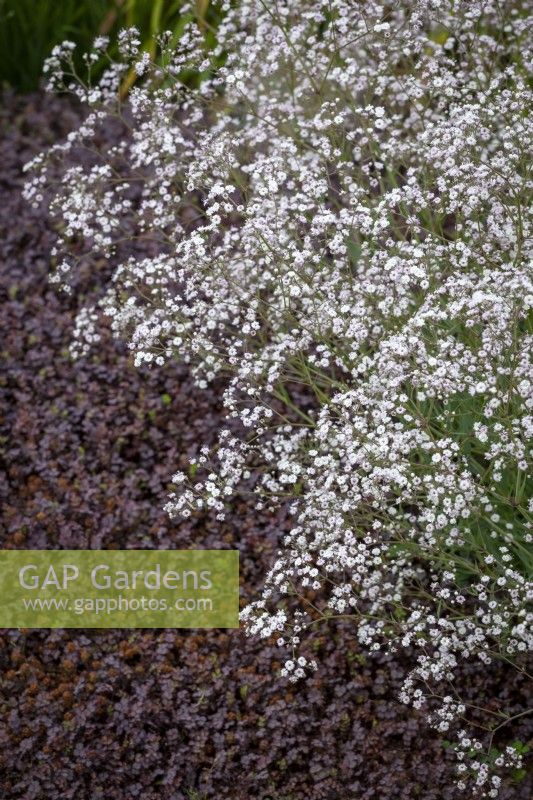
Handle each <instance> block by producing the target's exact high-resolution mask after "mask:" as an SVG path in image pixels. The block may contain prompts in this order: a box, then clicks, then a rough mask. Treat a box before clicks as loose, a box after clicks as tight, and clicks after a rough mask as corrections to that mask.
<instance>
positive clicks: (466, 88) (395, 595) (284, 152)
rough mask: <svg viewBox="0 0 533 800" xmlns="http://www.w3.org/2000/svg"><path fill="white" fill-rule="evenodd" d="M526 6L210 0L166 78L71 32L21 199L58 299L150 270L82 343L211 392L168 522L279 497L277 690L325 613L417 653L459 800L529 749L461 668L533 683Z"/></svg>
mask: <svg viewBox="0 0 533 800" xmlns="http://www.w3.org/2000/svg"><path fill="white" fill-rule="evenodd" d="M530 12H531V7H530V6H529V4H528V3H527V2H520V1H518V0H499V1H498V2H497V0H483V1H481V0H468V2H467V1H466V0H407V1H406V2H402V3H398V2H392V3H385V2H380V1H379V0H364V1H361V2H355V1H354V0H291V2H283V0H276V2H274V3H270V2H266V0H265V1H263V0H239V1H238V2H232V3H229V2H223V3H222V6H221V21H220V23H219V25H218V28H217V31H216V41H217V43H216V46H215V48H214V49H212V50H208V49H207V48H206V39H205V30H204V28H205V25H206V24H207V23H205V22H204V23H202V25H197V24H196V21H195V19H194V13H193V12H192V10H191V11H190V13H189V15H188V17H187V19H188V20H189V21H188V24H187V25H186V26H185V29H184V33H183V36H182V38H181V39H180V41H179V42H178V43H177V44H176V43H175V42H173V40H172V37H171V35H170V34H163V35H161V36H160V37H159V39H158V44H159V50H160V52H159V57H158V58H157V61H152V60H151V59H150V57H149V55H148V54H147V53H143V52H141V46H140V38H139V35H138V32H137V31H136V30H135V29H130V30H126V31H123V32H122V33H121V35H120V41H119V50H120V53H121V55H122V60H121V61H119V62H113V61H112V60H111V59H110V58H109V57H108V56H106V48H107V42H106V41H105V40H102V39H101V38H100V39H99V40H97V41H96V42H95V48H94V51H93V52H92V53H91V54H89V55H88V56H87V57H86V62H87V65H88V77H85V76H84V77H80V76H79V75H77V74H76V71H75V69H74V66H73V60H72V45H71V44H70V43H68V42H66V43H64V44H63V45H61V46H59V47H57V48H56V49H55V50H54V52H53V54H52V56H51V58H50V59H49V61H48V62H47V65H46V70H47V74H48V77H49V86H50V88H51V89H52V90H58V91H62V92H63V91H70V92H73V93H74V94H75V95H76V96H77V97H78V98H79V99H80V100H81V101H82V102H83V103H84V104H85V105H86V106H88V109H89V110H88V115H87V116H86V118H85V119H84V121H83V123H82V124H81V125H80V127H79V129H78V130H76V131H74V132H72V133H71V134H70V135H69V137H68V139H67V141H66V142H63V143H60V144H57V145H55V146H54V147H52V148H51V149H50V150H49V151H48V152H47V153H45V154H43V155H41V156H39V157H38V158H36V159H35V160H34V161H33V162H32V163H31V164H30V165H28V170H29V171H30V176H29V180H28V183H27V186H26V189H25V194H26V197H27V198H28V199H29V200H30V201H31V202H33V203H35V204H38V203H40V202H42V200H43V197H44V196H45V194H46V193H47V192H50V191H51V192H52V199H51V201H50V206H51V210H52V212H53V213H54V214H55V215H57V216H58V217H59V218H60V219H61V220H62V223H63V227H62V232H61V235H60V242H59V243H58V247H57V250H56V252H55V255H57V257H58V261H59V266H58V269H57V279H58V280H59V281H60V282H61V284H62V285H63V286H64V287H65V288H67V289H68V287H69V276H70V275H71V274H72V273H73V271H74V270H75V268H76V263H77V259H79V258H80V257H84V255H85V254H86V253H87V252H92V253H98V254H99V255H101V254H104V255H106V256H110V257H111V256H113V255H114V254H115V253H116V250H117V247H118V246H119V244H120V242H121V241H123V240H124V239H127V240H135V239H139V240H142V241H149V242H151V244H152V247H153V248H154V252H155V253H156V254H155V255H152V256H149V257H148V256H146V257H143V258H134V257H130V258H128V259H126V260H124V261H123V262H122V263H120V264H119V266H118V267H117V268H116V269H115V272H114V275H113V278H112V281H111V282H110V285H109V288H108V289H107V290H106V292H105V294H104V295H103V296H102V297H101V299H100V300H99V302H98V303H97V305H96V306H95V307H93V308H85V309H83V311H82V312H81V313H80V315H79V317H78V323H77V328H76V337H75V340H74V343H73V352H74V353H76V354H80V353H82V354H83V353H85V352H86V351H87V348H89V347H91V346H97V343H98V339H99V333H98V319H99V315H100V314H101V312H104V313H105V314H106V315H107V316H109V317H110V318H111V325H112V328H113V329H114V331H115V332H116V333H117V334H118V335H120V336H123V337H126V339H127V341H128V343H129V346H130V348H131V350H132V351H133V353H134V357H135V362H136V363H137V364H139V365H140V364H143V363H152V364H156V365H160V364H163V363H164V362H165V361H166V360H168V359H174V358H179V359H181V360H184V361H186V362H187V363H190V365H191V369H192V370H193V372H194V375H195V377H196V380H197V383H198V386H199V388H202V387H205V386H206V385H207V383H208V382H209V381H212V380H213V379H214V378H215V377H218V376H223V377H224V378H225V380H226V387H227V388H226V390H225V393H224V403H225V408H226V411H227V417H228V427H227V429H224V430H222V431H221V432H220V436H219V443H218V447H217V448H216V452H213V453H211V452H209V451H208V450H207V448H202V450H201V454H200V456H199V458H198V460H197V463H196V464H195V465H194V469H193V470H191V473H190V474H189V475H186V474H182V473H178V474H177V475H176V476H174V482H175V484H176V491H175V492H174V493H173V495H172V496H171V498H170V501H169V503H168V506H167V509H168V511H169V513H170V514H172V515H185V516H187V515H189V514H191V513H194V512H195V511H197V510H200V509H204V508H210V509H214V510H215V512H216V513H217V514H218V515H219V516H223V514H224V508H225V506H226V503H227V502H228V500H229V499H230V498H231V496H232V495H233V494H234V492H235V491H238V490H239V489H240V487H242V486H243V485H244V484H245V485H247V486H249V485H250V483H252V484H253V486H254V489H253V491H255V492H256V494H257V502H258V505H259V506H266V507H273V506H275V504H276V503H285V502H289V503H290V507H291V512H292V515H293V520H294V525H293V528H292V530H291V532H290V533H289V534H288V536H287V537H286V538H285V540H284V541H283V542H282V544H281V549H280V551H279V553H278V556H277V559H276V561H275V563H274V564H273V565H272V569H271V571H270V573H269V574H268V575H267V576H266V579H265V585H264V590H263V593H262V596H261V597H260V598H259V599H256V600H255V601H253V602H252V603H251V604H250V605H249V606H248V607H247V608H246V609H245V610H244V612H243V615H242V616H243V620H244V622H245V624H246V626H247V629H248V631H249V632H250V633H251V634H256V635H259V636H264V637H270V636H274V637H276V638H277V639H278V642H279V644H280V646H281V647H283V648H289V651H292V657H291V658H290V659H289V660H287V661H286V663H285V667H284V669H283V673H284V674H285V675H287V676H288V677H289V678H290V679H291V680H297V679H299V678H304V677H305V675H306V674H307V673H308V672H309V671H310V670H312V669H314V668H316V665H315V664H314V662H313V661H311V660H309V659H307V658H306V657H305V656H304V655H303V654H302V651H301V649H300V646H301V643H302V640H303V635H304V633H305V632H306V630H307V629H309V628H311V629H312V628H313V627H315V626H316V625H318V624H319V623H321V622H323V621H325V620H327V619H331V618H334V617H335V618H346V619H351V620H352V621H353V624H354V631H355V632H356V635H357V638H358V640H359V642H360V643H361V644H362V645H364V646H365V647H366V648H368V649H369V650H370V651H373V650H378V649H380V648H387V649H389V650H392V651H394V650H397V649H398V648H408V649H410V650H412V651H414V653H415V662H414V667H413V669H412V671H411V672H410V674H409V675H408V677H407V679H406V680H405V683H404V686H403V689H402V693H401V699H402V700H403V701H404V702H406V703H411V704H413V705H414V706H415V707H416V708H426V709H427V714H428V716H429V719H430V721H431V722H432V724H433V725H435V727H436V728H437V729H438V730H439V731H441V732H442V733H443V734H446V736H450V735H451V734H452V733H453V732H455V733H456V750H457V755H458V759H459V764H458V769H459V773H460V777H459V786H460V787H461V788H465V787H466V786H467V785H469V786H473V789H474V794H476V796H478V795H479V796H483V797H496V796H497V794H498V787H499V785H500V781H501V778H500V772H501V770H503V769H505V768H506V767H512V768H518V767H520V765H521V762H522V754H523V748H522V747H521V746H520V744H519V743H514V744H513V745H507V746H503V749H499V748H498V747H497V743H498V741H499V738H498V737H499V736H501V734H504V733H505V730H506V728H508V727H509V723H510V722H512V720H513V719H515V718H516V717H517V716H522V713H520V714H516V713H514V714H513V713H511V712H510V711H508V710H506V709H503V708H498V709H497V710H494V709H492V710H490V711H488V710H487V715H486V718H485V717H484V723H483V724H481V723H480V722H479V719H478V718H477V717H475V714H476V713H477V714H479V708H478V706H477V705H472V706H471V705H469V703H468V702H466V701H465V700H463V699H462V698H461V687H460V685H458V683H457V680H456V676H457V670H458V667H459V666H460V663H461V662H463V661H465V660H474V661H477V663H479V665H480V669H486V666H485V665H490V664H491V663H492V662H493V661H495V660H502V661H504V662H509V663H513V664H514V666H515V667H516V669H518V670H520V671H522V672H524V673H525V671H526V666H525V664H526V657H527V653H528V652H530V650H531V647H532V643H533V624H532V623H533V615H532V613H531V611H530V610H529V609H528V603H529V602H530V601H531V597H532V584H531V582H530V576H531V541H532V529H531V519H532V512H533V504H532V502H531V499H529V500H528V468H529V465H530V462H531V444H530V438H531V432H532V430H533V418H532V409H533V391H532V376H533V370H532V364H531V345H532V341H533V337H532V327H531V321H532V315H531V307H532V305H533V282H532V270H531V261H530V255H531V252H530V241H531V238H530V237H531V215H530V212H529V207H530V202H531V187H532V175H531V158H530V156H531V153H530V150H531V141H532V140H531V133H532V127H533V126H532V123H531V120H530V119H529V117H528V109H529V107H530V104H531V90H530V88H528V81H529V80H530V77H531V74H530V73H531V67H532V63H533V62H532V58H531V57H532V53H531V43H532V39H531V36H530V26H531V20H532V17H531V15H530ZM102 57H104V58H105V57H108V58H109V65H108V68H107V69H106V71H105V72H104V73H103V76H102V78H101V79H100V80H99V82H98V83H96V84H94V83H93V82H91V78H90V73H91V68H92V65H93V64H94V63H96V62H97V61H99V60H100V59H101V58H102ZM132 66H133V67H134V69H135V70H136V72H137V76H138V79H137V81H136V84H135V85H134V87H133V88H132V90H131V91H130V93H129V98H128V102H127V103H124V102H123V100H122V99H121V91H120V89H121V86H122V84H123V81H124V78H125V76H126V75H127V74H128V73H129V70H131V68H132ZM191 75H193V79H191ZM110 117H119V118H120V119H121V120H122V123H123V136H122V138H121V139H120V141H117V142H116V143H115V144H114V145H113V146H112V147H110V148H109V147H105V146H103V145H101V144H100V145H99V141H101V139H99V137H98V131H99V130H100V128H101V126H102V125H103V124H105V122H106V120H107V119H108V118H110ZM86 152H89V153H90V159H89V160H87V158H78V157H79V155H80V153H81V154H83V153H86ZM76 159H78V160H76ZM58 163H59V164H63V165H64V168H63V170H62V173H61V175H60V177H59V178H58V177H57V164H58ZM51 165H54V170H53V171H51V170H50V166H51ZM51 175H53V180H52V179H51V177H50V176H51ZM135 187H137V188H135ZM133 189H135V191H133ZM80 241H82V242H83V243H84V245H85V247H84V248H82V249H83V253H82V254H80V247H79V242H80ZM73 244H75V246H73ZM76 253H77V255H76ZM198 467H199V468H201V470H202V471H205V475H206V478H205V480H204V481H197V482H195V479H194V477H191V476H193V475H194V472H195V470H196V468H198ZM250 479H251V480H250ZM472 712H474V717H473V716H472ZM487 720H488V722H487ZM474 724H476V725H477V726H478V728H477V730H478V732H477V733H476V731H475V730H474V732H472V726H473V725H474ZM469 726H470V727H469Z"/></svg>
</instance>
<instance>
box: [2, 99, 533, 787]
mask: <svg viewBox="0 0 533 800" xmlns="http://www.w3.org/2000/svg"><path fill="white" fill-rule="evenodd" d="M75 122H76V114H75V112H74V111H73V110H72V109H71V108H70V107H69V106H68V105H67V104H66V103H65V102H63V101H59V100H53V99H51V98H49V97H42V96H39V95H36V96H33V97H29V98H25V99H24V100H20V99H17V98H15V97H5V98H4V100H3V108H2V110H0V124H1V126H2V129H3V135H2V141H1V142H0V187H1V193H2V196H1V204H0V239H1V241H0V300H1V303H2V306H1V313H0V335H1V343H0V349H1V350H2V353H1V361H0V502H1V514H0V537H1V540H0V546H1V547H3V548H21V549H25V548H28V549H29V548H43V549H46V548H72V549H76V548H91V549H92V548H94V549H99V548H154V549H173V548H191V547H199V548H238V549H239V550H240V552H241V579H242V601H243V604H244V603H245V602H247V601H248V600H250V599H252V598H253V597H254V596H255V595H256V592H257V589H258V587H259V586H260V583H261V579H262V576H263V575H264V573H265V571H266V570H267V568H268V566H269V564H270V563H271V559H272V554H273V551H274V549H275V546H276V542H277V539H278V537H279V535H280V534H281V533H282V531H283V529H284V528H286V526H287V524H288V523H287V520H286V519H285V518H284V517H283V516H282V515H281V516H280V517H279V518H273V517H269V516H267V515H261V514H258V512H256V511H255V510H254V509H253V506H252V504H247V503H246V502H245V501H244V500H241V501H236V502H235V504H234V506H233V508H232V513H231V515H230V516H229V517H228V520H227V521H226V522H224V523H220V522H216V521H215V520H214V519H213V518H211V517H209V516H205V517H202V518H198V519H195V520H193V521H191V522H188V523H186V524H184V523H177V522H171V521H170V520H169V519H168V518H167V517H166V515H165V513H164V512H163V511H162V507H163V505H164V503H165V502H166V499H167V494H168V491H169V481H170V478H171V476H172V474H173V472H174V471H175V470H176V469H177V468H179V467H180V466H181V467H183V466H185V464H186V462H187V459H188V457H189V456H191V455H192V454H193V453H195V452H196V450H197V448H198V447H199V446H200V445H201V444H202V443H204V442H205V441H210V440H211V439H212V438H213V436H214V433H215V431H216V430H217V428H218V426H219V425H220V424H221V413H220V406H219V398H218V396H217V394H216V390H209V391H204V392H199V391H198V390H197V389H196V388H195V387H194V385H193V383H192V381H191V379H190V377H189V376H188V374H187V370H186V369H185V368H183V367H181V366H178V365H175V366H167V367H165V368H163V369H159V368H158V369H157V370H152V371H145V370H138V369H135V368H134V367H133V366H132V364H131V361H130V360H129V358H128V356H127V354H126V351H125V349H124V347H123V346H122V345H120V344H119V343H117V342H115V341H113V340H112V339H111V338H110V337H109V336H106V337H105V338H104V341H103V342H102V344H101V345H99V346H98V347H97V349H96V350H95V352H94V354H93V355H91V356H89V357H87V358H84V359H82V360H80V361H77V362H73V361H72V360H71V359H70V357H69V355H68V352H67V348H68V345H69V341H70V338H71V335H72V327H73V316H74V314H75V312H76V308H77V307H78V306H79V305H81V304H82V303H84V302H85V301H86V300H87V297H88V296H90V295H91V293H93V292H98V290H99V288H101V286H102V283H103V282H104V281H105V280H106V277H107V275H108V274H109V267H108V265H106V264H105V263H88V264H87V265H86V266H85V267H84V269H82V271H81V273H80V277H79V285H78V287H77V289H78V291H77V292H76V293H75V294H74V295H73V296H71V297H67V296H66V295H64V294H60V293H58V292H57V291H56V289H55V288H54V287H53V286H51V285H49V284H48V282H47V273H48V267H49V262H50V257H49V252H50V248H51V246H52V245H53V242H54V233H53V225H52V223H51V222H50V220H49V219H48V218H47V216H46V213H45V211H44V210H42V211H41V210H39V211H36V210H32V209H31V208H30V207H28V205H27V203H26V202H25V201H24V200H23V199H22V197H21V196H20V188H21V183H22V176H21V166H22V164H23V163H24V162H25V161H27V160H28V159H29V158H30V157H31V156H32V155H33V154H34V153H35V152H36V151H37V150H39V149H41V148H42V147H45V146H46V145H48V144H50V143H52V142H54V141H55V140H56V139H57V138H58V137H59V136H62V135H63V134H64V133H66V132H67V131H68V130H69V129H70V128H71V127H72V126H73V125H74V124H75ZM167 395H168V396H169V397H170V398H171V402H168V397H166V396H167ZM309 647H310V649H313V650H314V651H315V657H316V658H317V660H318V661H319V665H320V666H319V670H318V672H317V673H316V674H315V675H314V676H313V677H312V678H311V679H309V680H308V681H306V682H303V683H301V684H298V685H295V686H294V685H291V684H287V683H285V682H283V681H282V680H281V679H280V678H279V677H278V676H277V674H276V669H277V667H279V663H277V662H276V659H277V658H279V657H280V654H279V652H278V650H277V648H275V647H274V646H272V644H271V643H269V642H264V641H257V640H251V639H247V638H246V637H245V636H244V635H243V634H242V633H241V632H240V631H229V632H226V631H219V630H212V631H179V630H162V631H145V630H137V631H128V630H124V631H114V630H111V631H94V630H80V631H62V630H56V631H46V630H38V631H19V630H9V631H3V632H2V633H1V643H0V669H1V678H0V796H1V797H2V798H9V800H12V799H13V800H15V798H20V800H22V799H24V800H30V799H32V800H33V799H37V800H41V799H42V800H55V799H56V798H57V800H59V799H60V798H61V800H68V798H76V800H99V798H105V800H111V799H112V800H132V799H133V798H140V799H141V800H156V798H162V799H163V800H187V799H189V800H190V798H196V800H202V798H217V799H220V800H225V799H227V800H248V799H249V798H250V799H251V798H254V800H255V799H256V798H257V800H266V798H268V797H269V798H272V800H370V798H373V799H374V800H400V798H401V799H402V800H414V799H415V798H423V800H447V798H452V797H455V796H456V792H455V790H454V788H453V786H454V784H453V779H454V775H453V767H452V762H453V759H452V758H451V757H450V755H449V754H448V753H447V751H446V750H445V749H444V748H443V746H442V744H441V742H440V741H439V739H438V738H437V737H436V736H435V735H434V734H433V733H432V732H431V731H428V729H427V728H426V726H425V724H424V722H423V720H422V718H420V717H418V716H417V715H416V714H415V713H414V712H413V711H412V710H411V709H407V708H405V707H403V706H401V705H400V704H399V703H398V701H397V699H396V698H397V693H398V689H399V686H400V684H401V681H402V677H403V676H404V674H405V671H406V669H408V667H409V663H408V662H406V661H405V657H404V660H403V661H398V662H396V661H394V660H392V659H391V658H390V657H386V656H383V655H379V656H376V657H375V658H373V659H368V658H366V657H365V656H364V655H363V654H362V653H361V651H360V649H359V648H358V646H357V644H356V643H355V642H354V641H353V639H352V638H351V636H350V630H349V628H344V629H343V628H341V627H336V628H335V627H330V628H327V629H325V630H324V631H323V632H322V633H321V634H320V635H319V636H317V637H316V638H315V640H314V641H313V642H310V643H309ZM463 685H464V686H465V687H466V691H467V692H472V693H474V692H477V693H481V696H482V697H483V696H484V697H487V696H488V697H491V696H494V697H496V696H497V697H500V698H501V699H504V700H506V701H507V702H508V704H509V706H510V707H511V708H516V709H517V711H519V710H521V709H522V708H523V703H524V696H523V694H524V692H525V687H524V685H523V684H522V683H521V681H520V679H519V678H517V676H516V674H515V673H514V671H506V670H505V669H504V668H497V667H494V668H491V669H486V668H483V671H481V670H480V669H479V668H477V669H474V668H471V669H470V671H466V672H465V674H464V679H463ZM478 697H479V694H478ZM514 735H515V736H516V737H519V736H520V737H521V738H522V740H523V739H524V737H527V731H526V730H525V723H524V725H523V726H522V727H520V726H517V727H516V728H515V731H514ZM530 796H531V785H530V784H528V782H527V780H526V781H522V782H521V783H520V784H517V785H515V786H511V787H509V788H505V789H504V790H503V791H502V793H501V798H502V800H510V798H513V799H514V800H526V798H528V797H530Z"/></svg>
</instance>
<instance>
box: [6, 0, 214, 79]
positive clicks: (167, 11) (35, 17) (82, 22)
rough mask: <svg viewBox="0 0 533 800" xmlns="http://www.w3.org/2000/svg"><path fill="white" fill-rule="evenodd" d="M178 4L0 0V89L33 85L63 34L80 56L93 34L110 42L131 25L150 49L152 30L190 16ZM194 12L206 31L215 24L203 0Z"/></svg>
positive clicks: (176, 29)
mask: <svg viewBox="0 0 533 800" xmlns="http://www.w3.org/2000/svg"><path fill="white" fill-rule="evenodd" d="M183 5H184V2H183V0H0V89H1V88H4V87H5V86H6V85H7V86H10V87H12V88H13V89H15V90H16V91H18V92H31V91H34V90H35V89H37V88H38V87H39V85H40V83H41V81H42V67H43V62H44V60H45V58H46V57H47V56H48V55H49V54H50V51H51V50H52V48H53V47H54V45H56V44H59V43H60V42H62V41H63V40H64V39H70V40H71V41H73V42H75V43H76V44H77V45H78V48H77V55H78V58H80V59H81V55H82V54H83V53H84V52H85V51H86V50H88V49H90V47H91V44H92V42H93V40H94V38H95V37H96V36H99V35H107V36H110V38H111V42H113V39H114V37H115V35H116V33H117V32H118V31H119V30H120V28H124V27H130V26H132V25H135V26H136V27H137V28H138V29H139V31H140V32H141V38H142V42H143V49H145V50H149V51H150V52H152V54H153V53H154V52H155V46H154V39H153V37H154V35H155V34H157V33H159V32H161V31H167V30H171V31H172V32H173V33H174V35H175V37H176V38H178V37H179V35H180V33H181V30H182V29H183V26H184V24H185V22H186V20H187V19H190V15H185V14H183V13H182V8H183ZM195 13H196V17H197V18H198V21H199V23H200V25H205V27H206V30H207V29H208V28H210V27H211V26H212V25H213V23H216V16H217V12H216V9H215V8H214V4H213V3H210V2H209V0H196V3H195ZM111 52H113V48H112V47H111Z"/></svg>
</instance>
